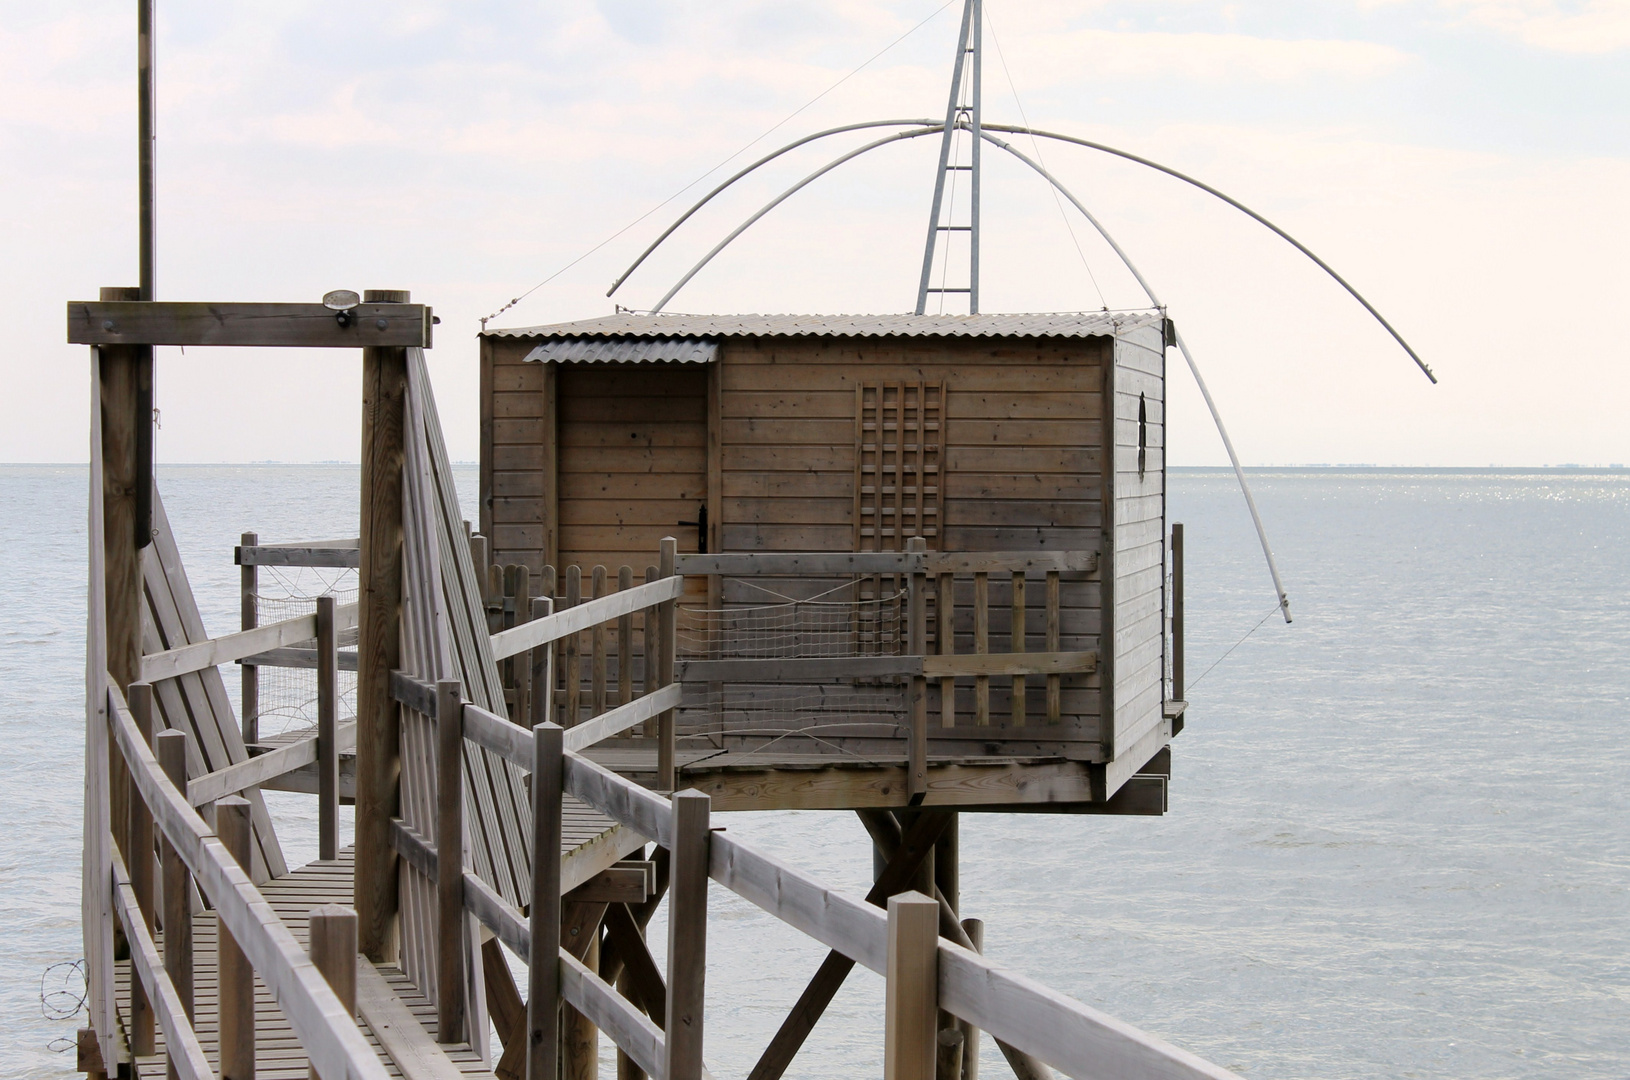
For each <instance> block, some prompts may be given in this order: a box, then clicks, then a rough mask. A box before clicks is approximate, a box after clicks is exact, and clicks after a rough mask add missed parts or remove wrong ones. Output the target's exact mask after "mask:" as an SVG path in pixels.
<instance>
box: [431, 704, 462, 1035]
mask: <svg viewBox="0 0 1630 1080" xmlns="http://www.w3.org/2000/svg"><path fill="white" fill-rule="evenodd" d="M462 691H463V688H462V686H461V685H460V684H459V682H458V680H456V679H444V680H442V681H440V682H438V683H437V684H436V706H437V707H436V926H437V932H436V1041H437V1042H441V1043H452V1042H462V1041H464V1019H465V1015H466V1010H465V1007H464V938H465V933H464V710H463V709H462V708H460V702H461V701H462V698H463V692H462Z"/></svg>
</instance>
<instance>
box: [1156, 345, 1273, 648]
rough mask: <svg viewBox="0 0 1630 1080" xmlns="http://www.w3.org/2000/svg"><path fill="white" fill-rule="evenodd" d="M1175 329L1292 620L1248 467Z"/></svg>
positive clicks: (1179, 349) (1182, 351) (1179, 346)
mask: <svg viewBox="0 0 1630 1080" xmlns="http://www.w3.org/2000/svg"><path fill="white" fill-rule="evenodd" d="M1173 329H1174V336H1175V337H1176V339H1177V348H1178V351H1180V352H1181V353H1182V354H1183V359H1184V360H1186V361H1188V365H1189V372H1190V373H1191V374H1192V375H1193V376H1194V381H1195V383H1196V385H1198V386H1199V387H1200V396H1201V397H1203V398H1205V399H1206V408H1208V409H1210V410H1211V419H1212V420H1214V421H1216V423H1217V434H1219V435H1221V436H1222V441H1223V446H1224V447H1225V448H1226V449H1227V450H1228V460H1229V461H1231V462H1233V464H1234V476H1235V477H1237V478H1238V479H1239V489H1240V490H1241V491H1242V492H1244V493H1245V505H1246V507H1248V508H1249V509H1250V511H1251V522H1252V524H1254V525H1255V526H1256V537H1257V539H1258V540H1260V541H1262V554H1264V555H1266V556H1267V557H1268V573H1269V574H1270V575H1272V577H1273V591H1274V592H1275V593H1276V594H1278V596H1279V609H1280V610H1281V611H1283V612H1284V613H1285V621H1286V622H1290V597H1288V596H1286V595H1285V586H1284V585H1283V584H1282V583H1281V582H1280V580H1279V566H1278V564H1276V563H1275V562H1274V561H1273V548H1271V547H1269V546H1268V530H1266V529H1264V528H1263V527H1262V515H1261V514H1259V513H1257V510H1256V499H1254V498H1252V496H1251V485H1249V484H1247V483H1246V482H1245V470H1244V469H1243V468H1241V467H1240V463H1239V455H1238V454H1237V453H1235V452H1234V440H1233V439H1230V438H1229V437H1228V429H1227V428H1226V427H1224V426H1223V419H1222V413H1220V412H1218V411H1217V403H1216V402H1215V401H1212V400H1211V390H1210V389H1209V388H1208V387H1207V386H1206V381H1205V379H1204V378H1202V377H1201V375H1200V369H1199V367H1198V366H1197V365H1196V364H1195V363H1194V357H1193V356H1191V355H1189V347H1188V346H1187V345H1186V344H1184V343H1183V334H1182V332H1181V331H1177V330H1176V329H1175V327H1174V328H1173Z"/></svg>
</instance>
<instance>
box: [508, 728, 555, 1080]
mask: <svg viewBox="0 0 1630 1080" xmlns="http://www.w3.org/2000/svg"><path fill="white" fill-rule="evenodd" d="M561 734H562V732H561V729H560V728H559V727H558V726H556V725H554V724H539V725H538V726H537V727H535V728H533V729H532V746H533V757H532V896H531V908H532V910H531V911H530V912H528V915H529V916H530V919H531V931H532V941H531V943H530V944H531V951H530V955H529V956H528V958H527V1005H526V1045H527V1056H526V1080H554V1078H555V1067H556V1062H557V1061H558V1060H559V1053H560V1026H559V1021H558V1016H559V1011H560V978H559V974H558V973H559V970H560V968H559V962H558V961H557V960H556V957H557V956H558V955H559V952H560V928H561V926H560V919H561V905H560V830H561V805H560V803H561V796H562V793H563V789H562V783H563V776H562V759H563V756H564V753H563V751H562V750H561V741H560V737H561ZM506 1056H507V1055H506Z"/></svg>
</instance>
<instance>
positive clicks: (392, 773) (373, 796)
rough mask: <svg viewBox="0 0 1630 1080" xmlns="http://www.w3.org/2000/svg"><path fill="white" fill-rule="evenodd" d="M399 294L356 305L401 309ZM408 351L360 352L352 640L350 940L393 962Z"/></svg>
mask: <svg viewBox="0 0 1630 1080" xmlns="http://www.w3.org/2000/svg"><path fill="white" fill-rule="evenodd" d="M407 298H408V294H407V293H406V292H401V293H384V292H370V293H369V294H367V296H366V297H364V299H366V300H369V301H380V300H388V301H395V302H402V303H405V302H406V301H407ZM406 397H407V350H406V349H405V348H372V349H367V350H365V351H364V352H363V354H362V515H361V522H362V530H361V532H362V535H361V537H360V538H359V540H358V543H359V545H360V547H361V549H362V553H361V559H360V562H359V566H360V569H359V572H358V581H357V587H358V628H359V636H358V642H357V810H356V881H355V893H354V896H355V903H356V911H357V942H358V948H359V949H360V950H361V951H362V953H363V955H365V956H367V957H368V958H369V959H370V960H374V961H376V962H380V963H390V962H394V961H395V959H396V953H397V949H398V947H399V936H398V933H397V923H396V913H397V894H396V854H395V850H394V849H393V848H392V846H391V835H390V823H391V818H392V817H394V816H396V814H397V800H398V794H399V792H398V783H399V780H400V778H401V772H402V755H401V730H400V727H399V722H398V721H399V711H398V708H397V705H396V702H395V700H393V699H392V697H391V683H390V677H391V672H392V671H393V670H395V669H396V668H399V667H401V666H402V665H401V656H402V640H401V618H400V616H401V609H402V509H403V492H402V464H403V458H404V449H403V434H404V427H403V425H404V418H405V413H404V406H405V404H406Z"/></svg>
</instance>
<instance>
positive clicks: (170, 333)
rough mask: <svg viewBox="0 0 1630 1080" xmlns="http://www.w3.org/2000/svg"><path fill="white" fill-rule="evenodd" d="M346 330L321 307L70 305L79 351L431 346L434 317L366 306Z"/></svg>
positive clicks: (402, 306) (401, 306)
mask: <svg viewBox="0 0 1630 1080" xmlns="http://www.w3.org/2000/svg"><path fill="white" fill-rule="evenodd" d="M349 315H350V319H349V320H348V321H347V322H346V323H344V324H342V323H341V322H340V320H339V319H338V318H337V317H336V313H335V312H333V311H330V310H329V309H328V308H326V307H324V306H323V305H322V304H237V303H232V304H212V303H178V302H175V301H154V300H140V301H111V302H110V301H92V300H73V301H69V303H68V341H69V343H71V344H74V345H222V346H235V347H256V346H273V347H280V346H299V347H306V348H330V349H360V348H366V347H370V346H374V347H377V346H382V345H395V346H404V347H417V348H425V349H428V348H430V343H431V337H432V335H431V319H432V315H431V311H430V308H428V307H426V306H425V305H423V304H408V303H364V304H359V305H357V306H356V307H354V308H352V309H351V311H350V312H349Z"/></svg>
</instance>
